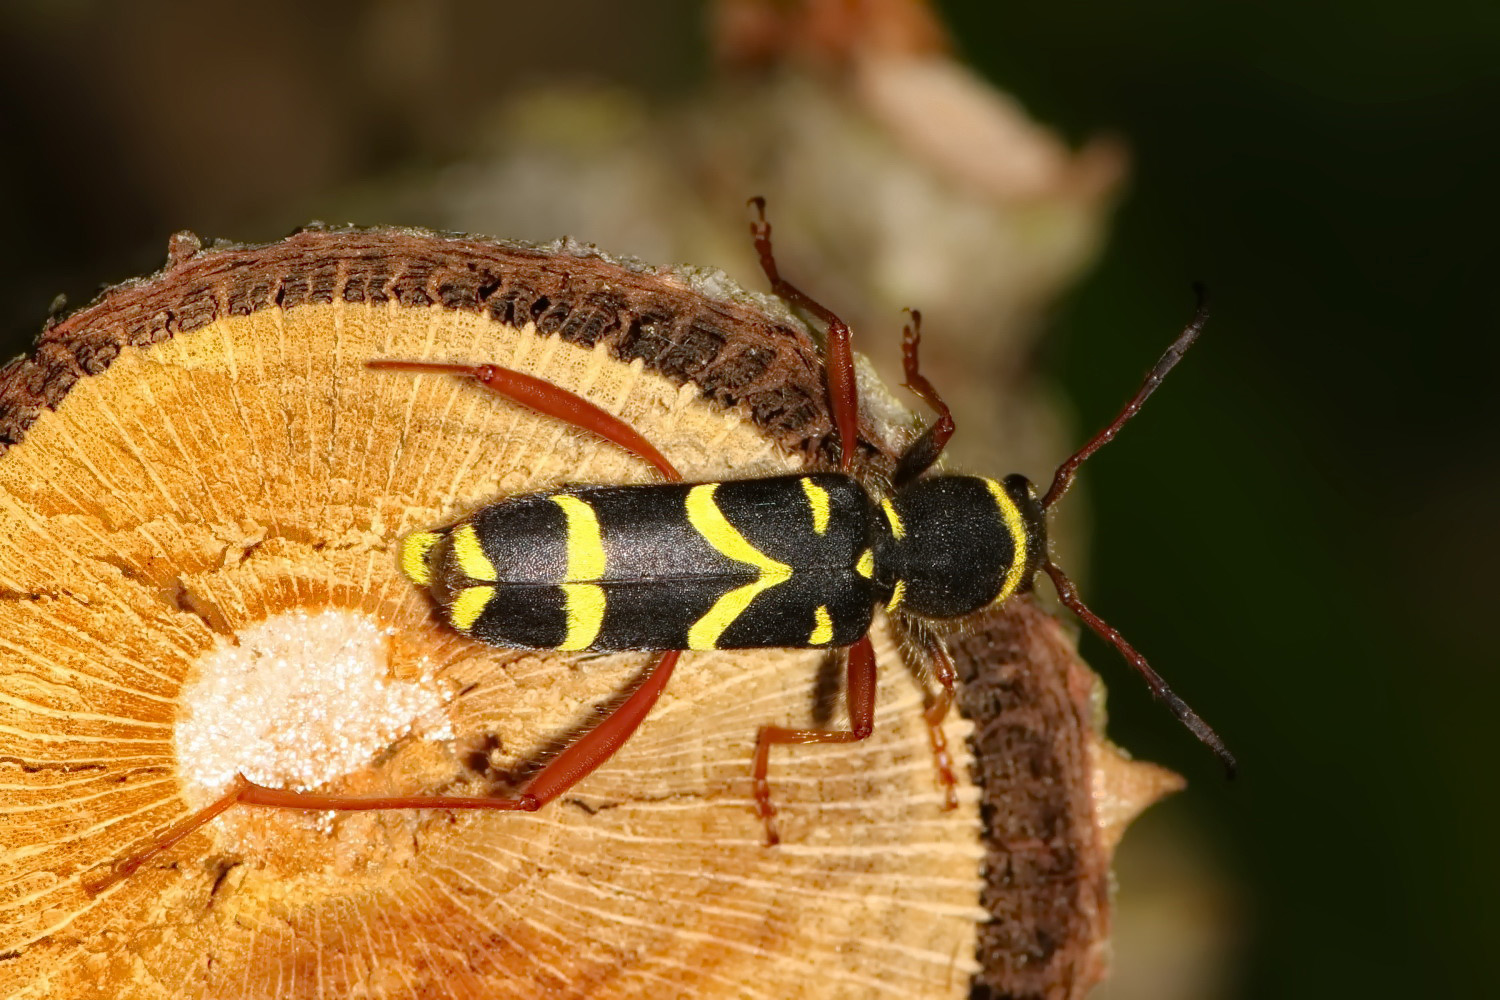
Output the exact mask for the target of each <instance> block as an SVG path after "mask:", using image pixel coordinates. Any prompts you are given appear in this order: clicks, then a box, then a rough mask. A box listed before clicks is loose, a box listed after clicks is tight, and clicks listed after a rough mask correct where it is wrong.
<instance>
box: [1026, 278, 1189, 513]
mask: <svg viewBox="0 0 1500 1000" xmlns="http://www.w3.org/2000/svg"><path fill="white" fill-rule="evenodd" d="M1193 294H1194V295H1196V296H1197V297H1198V307H1197V309H1195V310H1194V311H1193V318H1192V320H1191V321H1190V322H1189V323H1188V325H1187V326H1185V327H1184V328H1183V330H1182V332H1181V333H1179V334H1178V335H1177V339H1176V340H1174V341H1172V346H1171V347H1168V348H1167V351H1166V353H1165V354H1163V355H1162V356H1161V358H1160V359H1159V360H1158V361H1157V362H1156V365H1155V366H1154V367H1153V368H1152V369H1151V372H1150V374H1148V375H1147V376H1146V380H1145V381H1144V382H1142V383H1141V387H1140V388H1139V389H1138V390H1136V394H1135V396H1134V397H1133V398H1132V399H1131V400H1130V402H1128V403H1126V404H1125V409H1123V410H1121V411H1120V413H1119V415H1118V416H1116V417H1115V419H1114V420H1112V421H1110V423H1109V425H1108V426H1107V427H1105V428H1104V430H1102V431H1100V432H1099V433H1098V434H1095V435H1094V436H1093V437H1092V438H1090V439H1089V441H1088V443H1087V444H1085V445H1084V446H1083V447H1082V448H1079V449H1078V451H1077V452H1076V453H1075V454H1074V455H1073V457H1072V458H1070V459H1068V460H1067V461H1066V462H1064V463H1063V464H1062V465H1059V466H1058V467H1057V472H1056V473H1055V474H1054V475H1053V477H1052V486H1051V487H1050V488H1049V489H1048V490H1047V495H1046V496H1044V497H1043V498H1042V510H1047V509H1049V508H1050V507H1051V506H1052V505H1053V504H1055V503H1057V501H1059V500H1061V499H1062V498H1063V494H1065V493H1067V492H1068V487H1070V486H1072V485H1073V477H1074V476H1075V475H1077V474H1078V467H1079V466H1080V465H1082V464H1083V463H1084V462H1085V461H1087V460H1088V458H1089V456H1091V455H1093V454H1094V452H1096V451H1098V450H1099V449H1100V448H1103V447H1104V446H1105V445H1107V444H1109V443H1110V442H1111V441H1113V440H1114V439H1115V435H1116V434H1118V433H1120V428H1121V427H1123V426H1125V421H1127V420H1129V419H1130V418H1131V417H1133V416H1135V415H1136V413H1138V412H1139V411H1140V408H1141V404H1142V403H1144V402H1146V399H1147V397H1148V396H1150V395H1151V394H1152V393H1153V392H1155V391H1156V387H1157V386H1159V385H1161V383H1162V379H1164V378H1166V377H1167V372H1169V371H1171V370H1172V369H1173V368H1174V367H1176V365H1177V362H1179V361H1181V360H1182V356H1183V355H1184V354H1186V353H1187V349H1188V348H1189V347H1192V346H1193V341H1195V340H1197V339H1198V334H1200V333H1202V332H1203V324H1205V323H1207V322H1208V292H1207V290H1206V289H1205V288H1204V287H1203V284H1202V283H1201V282H1197V281H1195V282H1193Z"/></svg>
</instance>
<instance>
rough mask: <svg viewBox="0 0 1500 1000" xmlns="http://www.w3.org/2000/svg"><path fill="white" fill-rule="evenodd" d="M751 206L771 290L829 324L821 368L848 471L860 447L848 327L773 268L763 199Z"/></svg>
mask: <svg viewBox="0 0 1500 1000" xmlns="http://www.w3.org/2000/svg"><path fill="white" fill-rule="evenodd" d="M750 204H751V205H754V206H755V214H756V219H755V221H753V222H751V223H750V235H751V237H753V238H754V240H755V252H756V253H758V254H759V255H760V269H761V270H762V271H764V272H766V280H767V281H769V282H770V283H771V291H773V292H775V293H776V294H777V295H779V296H781V297H782V298H784V299H786V300H787V301H788V302H791V303H793V304H795V305H798V306H801V307H802V308H803V309H806V310H807V311H808V312H810V313H812V314H813V315H814V316H816V317H818V319H820V320H822V321H823V322H824V323H826V324H827V325H828V346H827V348H826V349H825V350H824V352H823V353H824V367H825V368H826V369H827V371H828V401H829V404H830V405H831V406H832V407H833V426H834V427H835V428H836V429H837V430H838V432H839V471H841V472H848V471H849V470H850V469H851V468H853V466H854V452H855V451H856V450H857V449H858V447H859V442H858V438H857V434H858V432H859V390H858V389H857V388H856V387H855V384H854V350H853V348H852V347H850V342H849V325H848V324H847V323H845V322H844V321H843V320H841V319H839V318H838V316H836V315H835V314H834V312H833V310H832V309H829V308H828V307H827V306H825V305H823V303H821V302H819V301H817V300H816V299H814V298H813V297H812V296H810V295H808V294H807V293H806V292H804V291H803V290H802V289H800V288H798V287H797V286H796V285H794V284H792V283H791V282H790V281H787V280H786V279H785V278H783V277H782V276H781V272H780V271H778V270H777V269H776V257H775V256H774V255H773V254H772V253H771V224H770V223H769V222H767V221H766V199H764V198H751V199H750Z"/></svg>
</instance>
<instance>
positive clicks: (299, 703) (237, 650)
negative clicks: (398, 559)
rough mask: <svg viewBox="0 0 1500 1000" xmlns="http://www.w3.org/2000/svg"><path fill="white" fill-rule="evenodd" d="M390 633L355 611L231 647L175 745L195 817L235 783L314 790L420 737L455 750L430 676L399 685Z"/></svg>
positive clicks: (195, 686) (270, 623) (186, 714)
mask: <svg viewBox="0 0 1500 1000" xmlns="http://www.w3.org/2000/svg"><path fill="white" fill-rule="evenodd" d="M389 635H390V630H388V629H381V628H379V627H378V626H377V625H376V624H375V623H374V622H372V621H371V620H370V619H369V618H367V617H365V616H364V615H360V614H355V613H353V612H350V611H322V612H319V613H317V614H302V613H293V614H284V615H276V616H274V617H272V618H268V619H266V620H265V621H263V622H258V623H257V624H255V625H251V626H249V627H247V628H244V629H242V630H241V631H240V632H239V634H238V636H237V638H238V640H239V641H238V644H235V643H232V642H230V641H228V640H226V639H220V640H219V645H218V646H217V647H216V648H215V649H214V650H212V651H211V652H209V653H208V654H206V655H205V656H204V657H203V658H202V659H201V660H200V661H199V662H198V670H197V674H196V676H195V677H193V678H192V679H191V680H189V682H188V683H187V685H186V686H185V687H184V689H183V691H182V698H181V706H182V711H181V714H180V715H179V717H178V720H177V728H176V745H177V760H178V766H179V770H180V772H181V774H182V776H183V778H184V783H185V785H186V787H185V789H184V792H185V793H186V796H187V798H188V799H189V801H192V802H194V804H195V805H206V804H207V803H208V802H210V801H212V800H213V799H215V798H217V797H218V796H219V795H221V794H223V792H224V789H225V788H226V787H227V786H228V785H229V783H230V782H231V781H233V780H234V776H235V775H236V774H243V775H244V776H245V777H247V778H249V779H250V780H251V781H254V782H256V783H258V784H262V785H269V786H273V787H278V788H293V789H297V790H306V789H309V788H314V787H316V786H318V785H321V784H323V783H324V782H327V781H330V780H332V779H334V778H337V777H339V776H340V775H343V774H348V773H349V772H351V771H354V770H357V769H359V768H361V767H364V766H367V765H368V764H369V763H370V761H371V759H372V758H373V757H374V755H375V754H377V753H379V752H380V751H381V750H383V749H385V748H386V747H387V746H389V745H390V744H391V743H392V742H393V741H395V740H397V739H399V738H400V737H402V736H405V735H407V734H409V733H415V734H417V735H420V736H423V737H427V738H430V739H452V732H451V728H450V726H449V723H448V720H447V717H446V714H445V713H444V712H443V706H444V704H445V700H446V699H445V698H444V697H443V694H442V692H441V690H439V688H438V686H437V685H436V684H434V683H433V682H432V678H431V677H430V676H426V675H424V676H422V677H421V678H420V679H419V680H418V681H415V682H413V681H399V680H392V679H391V677H390V670H389V666H388V658H389V646H390V641H389V638H388V637H389Z"/></svg>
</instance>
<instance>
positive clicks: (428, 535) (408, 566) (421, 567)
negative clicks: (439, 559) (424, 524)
mask: <svg viewBox="0 0 1500 1000" xmlns="http://www.w3.org/2000/svg"><path fill="white" fill-rule="evenodd" d="M442 540H443V536H442V533H441V532H437V531H413V532H412V533H411V534H409V535H407V536H406V537H405V538H403V539H401V572H403V573H405V574H406V578H407V579H408V580H410V581H411V582H412V583H415V584H417V585H418V586H420V587H426V586H428V585H430V584H431V583H432V567H431V566H430V565H428V563H427V557H428V556H429V555H431V554H432V547H433V546H434V545H436V544H437V543H438V542H440V541H442Z"/></svg>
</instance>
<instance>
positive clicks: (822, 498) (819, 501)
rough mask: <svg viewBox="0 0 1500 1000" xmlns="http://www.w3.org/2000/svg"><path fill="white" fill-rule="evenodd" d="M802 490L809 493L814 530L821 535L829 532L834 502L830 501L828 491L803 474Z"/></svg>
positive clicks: (808, 498) (808, 501)
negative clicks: (829, 519)
mask: <svg viewBox="0 0 1500 1000" xmlns="http://www.w3.org/2000/svg"><path fill="white" fill-rule="evenodd" d="M802 492H803V493H806V494H807V503H808V505H809V506H810V507H812V519H813V532H814V533H815V534H819V535H822V534H825V533H827V531H828V515H829V513H830V512H831V510H832V504H830V503H829V502H828V491H827V490H825V489H824V488H823V487H821V486H819V485H818V484H817V483H815V482H813V481H812V480H811V479H808V478H807V477H806V476H803V477H802Z"/></svg>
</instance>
